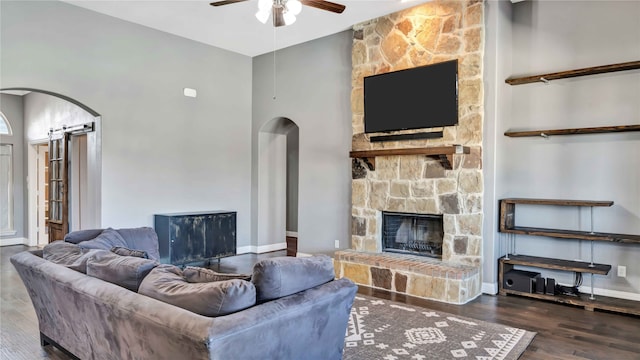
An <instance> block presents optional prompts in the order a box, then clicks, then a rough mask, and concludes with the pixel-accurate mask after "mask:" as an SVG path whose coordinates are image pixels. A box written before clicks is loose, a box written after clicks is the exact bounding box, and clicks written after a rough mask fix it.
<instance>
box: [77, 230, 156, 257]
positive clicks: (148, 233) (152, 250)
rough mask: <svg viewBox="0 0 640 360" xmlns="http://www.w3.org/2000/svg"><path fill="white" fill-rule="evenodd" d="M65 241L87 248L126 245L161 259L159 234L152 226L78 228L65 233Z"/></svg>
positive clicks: (109, 248)
mask: <svg viewBox="0 0 640 360" xmlns="http://www.w3.org/2000/svg"><path fill="white" fill-rule="evenodd" d="M64 241H66V242H70V243H74V244H78V245H80V246H81V247H83V248H86V249H102V250H111V248H113V247H125V248H128V249H131V250H140V251H144V252H146V253H147V255H148V257H149V259H153V260H160V250H159V248H158V235H157V234H156V232H155V230H153V229H152V228H150V227H138V228H130V229H115V230H114V229H112V228H108V229H90V230H78V231H72V232H70V233H68V234H67V235H65V237H64Z"/></svg>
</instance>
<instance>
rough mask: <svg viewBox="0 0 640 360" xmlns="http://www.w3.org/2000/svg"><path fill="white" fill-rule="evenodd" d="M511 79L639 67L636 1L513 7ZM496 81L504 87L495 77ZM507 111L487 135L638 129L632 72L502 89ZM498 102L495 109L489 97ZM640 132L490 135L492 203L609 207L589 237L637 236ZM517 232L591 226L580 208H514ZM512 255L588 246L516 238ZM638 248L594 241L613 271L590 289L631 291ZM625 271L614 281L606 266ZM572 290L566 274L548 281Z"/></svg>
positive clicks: (585, 250)
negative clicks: (576, 202)
mask: <svg viewBox="0 0 640 360" xmlns="http://www.w3.org/2000/svg"><path fill="white" fill-rule="evenodd" d="M512 10H513V24H512V26H513V39H512V57H513V59H512V75H525V74H536V73H545V72H555V71H562V70H569V69H577V68H583V67H590V66H596V65H606V64H613V63H619V62H627V61H633V60H638V59H640V16H639V14H640V2H637V1H629V2H627V1H620V2H614V1H583V2H580V3H579V4H577V3H576V2H570V1H526V2H521V3H517V4H513V5H512ZM498 80H502V81H503V80H504V79H498ZM500 86H502V87H503V88H505V89H506V90H505V91H508V92H510V95H511V104H510V106H511V109H510V111H509V112H507V113H504V114H502V115H499V116H498V117H497V125H496V129H497V131H496V133H497V134H502V133H503V132H504V131H506V130H515V129H523V130H524V129H531V130H533V129H546V128H548V129H554V128H573V127H591V126H607V125H624V124H638V123H640V102H639V101H638V94H640V71H637V70H635V71H626V72H619V73H610V74H602V75H597V76H587V77H579V78H573V79H566V80H559V81H553V82H551V83H550V84H549V85H544V84H529V85H520V86H512V87H510V86H509V85H506V84H504V83H503V82H502V83H501V85H500ZM498 101H501V100H500V99H498ZM638 134H639V133H637V132H635V133H620V134H596V135H579V136H558V137H551V138H550V139H548V140H544V139H542V138H508V137H505V136H501V135H499V136H497V137H496V144H495V147H496V164H497V165H496V168H497V176H496V198H497V199H500V198H505V197H533V198H559V199H565V198H566V199H585V200H613V201H614V202H615V205H614V206H613V207H611V208H596V209H595V221H594V227H595V230H596V231H603V232H615V233H627V234H640V186H639V184H640V156H638V155H639V154H640V136H639V135H638ZM516 224H518V225H529V226H538V227H556V228H567V229H585V230H588V229H589V228H590V219H589V212H588V209H581V210H579V209H577V208H559V207H534V206H530V207H527V206H523V207H518V214H517V221H516ZM517 252H519V253H524V254H529V255H538V256H548V257H560V258H566V259H582V260H586V259H588V258H589V243H588V242H586V241H583V242H579V241H569V240H559V239H549V238H540V237H527V236H518V241H517ZM639 257H640V245H638V244H635V245H618V244H610V243H597V244H596V245H595V261H596V262H599V263H605V264H612V265H614V269H613V271H612V272H611V274H609V275H608V276H606V277H604V276H596V280H595V287H596V288H601V289H606V290H613V291H621V292H627V293H631V294H632V295H633V294H635V296H636V297H637V295H638V294H639V293H640V263H639V262H638V261H637V259H638V258H639ZM617 265H625V266H627V277H626V279H625V278H618V277H617V276H616V275H615V272H616V271H615V266H617ZM544 274H546V275H552V276H555V277H556V278H558V279H560V281H561V282H563V283H572V276H571V274H569V273H557V274H551V273H548V272H545V273H544ZM585 284H587V285H588V284H589V279H588V278H587V279H585Z"/></svg>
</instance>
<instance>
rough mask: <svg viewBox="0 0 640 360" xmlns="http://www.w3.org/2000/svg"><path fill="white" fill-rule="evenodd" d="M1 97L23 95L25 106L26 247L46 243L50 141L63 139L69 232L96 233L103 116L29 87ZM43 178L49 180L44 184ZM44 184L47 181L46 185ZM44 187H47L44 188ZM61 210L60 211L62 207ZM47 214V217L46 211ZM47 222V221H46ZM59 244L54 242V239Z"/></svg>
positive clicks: (65, 97) (50, 207)
mask: <svg viewBox="0 0 640 360" xmlns="http://www.w3.org/2000/svg"><path fill="white" fill-rule="evenodd" d="M0 93H3V94H11V95H16V96H21V97H22V98H23V102H24V116H23V124H22V125H21V126H23V128H24V136H23V138H24V148H25V150H26V153H25V154H24V155H23V157H22V159H21V160H20V161H23V160H24V164H25V165H26V166H25V169H24V172H25V173H26V175H27V178H28V179H30V180H29V181H28V182H25V184H24V186H25V188H26V189H27V194H28V195H27V198H26V199H25V201H24V203H23V204H22V206H21V209H20V211H22V212H23V213H24V214H25V216H27V219H28V221H27V223H28V225H27V227H26V229H24V232H25V238H26V239H28V241H27V242H28V243H25V244H26V245H31V246H33V245H43V244H45V243H47V242H48V241H49V239H48V236H47V234H46V233H45V231H44V229H45V228H48V224H47V223H46V222H45V220H50V219H51V212H50V210H51V209H52V208H53V206H52V205H53V203H52V202H51V198H50V196H51V194H52V191H51V190H52V189H53V188H54V187H53V186H52V178H51V176H50V175H51V173H50V172H49V168H50V167H51V166H50V165H51V161H52V159H53V158H52V157H48V156H49V141H50V140H51V137H50V136H49V135H50V133H52V134H53V135H54V136H53V137H58V138H59V137H60V136H61V134H65V136H66V138H67V141H66V144H65V146H66V148H67V150H68V156H67V158H66V159H65V160H64V169H66V170H65V171H64V173H65V174H66V175H67V182H68V183H67V186H66V187H65V195H66V196H67V199H66V205H65V207H64V208H65V214H66V219H67V222H66V224H65V229H64V231H65V233H66V232H67V231H72V230H79V229H86V228H98V227H100V225H101V193H102V191H101V168H102V166H101V117H100V115H99V114H98V113H97V112H96V111H94V110H93V109H91V108H90V107H88V106H86V105H84V104H82V103H80V102H79V101H77V100H74V99H72V98H69V97H67V96H65V95H61V94H58V93H54V92H51V91H46V90H40V89H33V88H3V89H0ZM47 175H49V177H48V179H47ZM45 179H47V180H45ZM45 183H46V185H45ZM60 208H62V207H60ZM47 210H49V212H48V211H47ZM47 217H48V219H47ZM54 240H57V239H54Z"/></svg>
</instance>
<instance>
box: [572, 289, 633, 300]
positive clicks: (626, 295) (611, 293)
mask: <svg viewBox="0 0 640 360" xmlns="http://www.w3.org/2000/svg"><path fill="white" fill-rule="evenodd" d="M578 290H580V292H583V293H585V294H591V288H590V287H589V286H580V287H579V288H578ZM593 293H594V294H595V295H601V296H607V297H612V298H618V299H626V300H635V301H640V294H638V293H631V292H626V291H618V290H609V289H599V288H593Z"/></svg>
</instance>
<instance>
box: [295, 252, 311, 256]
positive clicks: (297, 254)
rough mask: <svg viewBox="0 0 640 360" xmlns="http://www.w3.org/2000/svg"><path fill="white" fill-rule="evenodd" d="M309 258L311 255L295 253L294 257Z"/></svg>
mask: <svg viewBox="0 0 640 360" xmlns="http://www.w3.org/2000/svg"><path fill="white" fill-rule="evenodd" d="M309 256H313V254H307V253H301V252H296V257H309Z"/></svg>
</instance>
